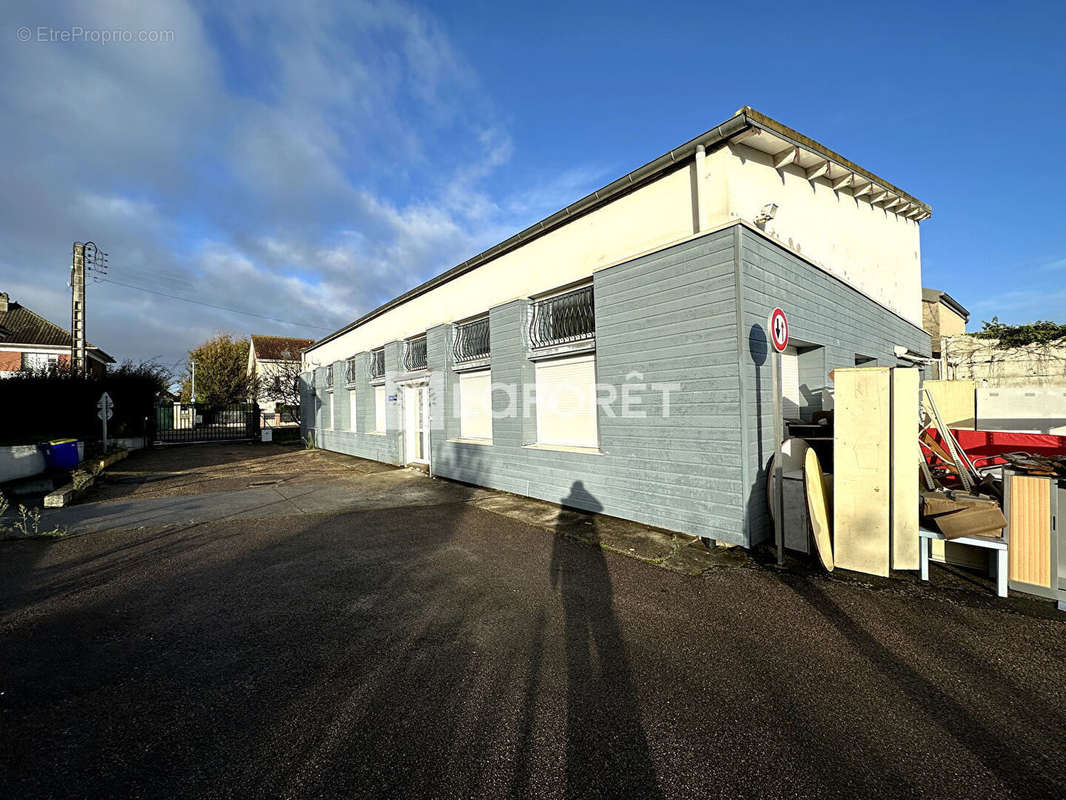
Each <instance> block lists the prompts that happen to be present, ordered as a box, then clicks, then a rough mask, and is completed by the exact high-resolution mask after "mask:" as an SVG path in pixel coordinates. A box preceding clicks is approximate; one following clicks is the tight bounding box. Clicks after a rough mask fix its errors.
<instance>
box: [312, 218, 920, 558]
mask: <svg viewBox="0 0 1066 800" xmlns="http://www.w3.org/2000/svg"><path fill="white" fill-rule="evenodd" d="M594 287H595V303H596V305H595V310H596V371H597V381H598V383H599V384H601V385H604V384H607V385H610V386H612V387H614V389H615V391H616V393H617V395H618V398H619V399H618V400H616V402H615V404H614V411H615V414H614V415H611V414H609V413H606V412H605V411H604V410H602V409H601V410H600V412H599V416H598V421H599V443H600V445H599V450H600V453H599V454H591V453H584V452H566V451H560V450H549V449H538V448H536V447H533V446H532V445H535V443H536V408H535V400H534V401H533V403H532V404H530V405H528V406H523V405H522V404H521V402H519V406H518V411H519V413H518V414H517V415H516V416H514V417H506V418H498V419H494V420H493V437H492V444H491V445H486V444H474V443H468V442H463V441H457V439H458V437H459V423H458V409H457V408H454V407H453V406H454V390H455V386H456V384H457V382H458V378H457V375H456V373H455V372H454V371H453V369H452V367H453V363H452V359H453V356H452V338H451V337H452V326H450V325H439V326H436V327H434V328H432V329H431V330H429V331H428V332H427V350H428V362H429V369H430V371H431V374H432V381H431V387H432V391H431V414H430V415H431V427H432V432H431V470H432V472H433V473H434V474H435V475H439V476H441V477H446V478H451V479H454V480H460V481H464V482H468V483H473V484H477V485H481V486H488V487H491V488H495V489H501V490H505V491H509V492H515V493H517V494H522V495H528V496H531V497H537V498H541V499H544V500H549V501H552V502H561V501H562V500H563V499H564V498H575V497H576V498H579V499H577V500H576V501H575V500H571V502H576V503H577V504H578V505H584V506H585V507H586V508H590V509H591V510H599V511H602V512H603V513H606V514H610V515H613V516H618V517H623V518H627V519H632V520H636V521H638V522H643V523H646V524H650V525H655V526H658V527H662V528H667V529H670V530H678V531H684V532H688V533H693V534H697V535H700V536H707V537H712V538H715V539H720V540H722V541H726V542H732V543H735V544H741V545H752V544H755V543H757V542H758V541H760V540H761V539H763V538H764V537H765V535H766V514H765V500H764V499H763V498H765V474H764V472H765V462H766V460H767V459H768V458H769V454H770V453H772V452H773V436H772V434H773V425H772V419H771V417H770V415H771V414H772V409H773V403H772V397H771V391H770V390H771V387H770V372H769V369H770V364H769V361H767V360H765V357H764V355H760V348H761V347H764V345H765V331H763V330H762V329H763V328H764V326H765V320H766V316H767V314H768V313H769V310H770V308H772V307H773V306H774V305H781V306H782V307H783V308H785V309H786V311H787V312H788V315H789V321H790V325H791V333H792V336H793V338H794V339H797V340H801V341H803V342H806V343H809V344H811V345H819V346H820V347H821V348H822V349H820V350H811V351H809V353H808V354H807V355H806V356H805V357H803V358H802V359H801V367H800V369H801V383H802V384H803V386H804V387H806V388H809V389H811V390H812V391H813V389H814V388H819V389H820V388H821V386H824V385H825V383H826V382H827V373H828V371H829V370H831V369H833V368H835V367H838V366H851V365H853V363H854V356H855V354H856V353H861V354H864V355H869V356H873V357H875V358H877V359H878V361H879V363H882V364H895V356H894V354H893V346H895V345H904V346H907V347H909V348H911V349H913V350H915V351H917V352H921V353H927V352H928V350H929V340H928V336H927V335H926V334H924V333H923V332H922V331H921V330H919V329H917V328H915V327H914V326H912V325H910V324H909V323H907V322H905V321H903V320H902V319H901V318H899V317H897V316H895V315H893V314H891V313H890V312H888V311H886V310H885V309H883V308H882V307H881V306H879V305H878V304H877V303H874V302H873V301H872V300H870V299H868V298H866V297H864V296H863V295H861V294H860V293H858V292H856V291H855V290H853V289H851V288H849V287H848V286H846V285H845V284H843V283H842V282H840V281H839V280H837V279H835V278H832V277H831V276H829V275H827V274H826V273H824V272H822V271H821V270H819V269H817V268H815V267H813V266H811V265H810V264H808V263H806V262H805V261H803V260H802V259H800V258H798V257H796V256H794V255H792V254H791V253H789V252H788V251H786V250H784V249H783V248H781V247H779V246H778V245H776V244H774V243H773V242H772V241H770V240H768V239H766V238H764V237H763V236H761V235H759V234H757V233H755V232H753V231H751V230H749V229H747V228H744V227H743V226H740V225H734V226H731V227H729V228H726V229H723V230H720V231H716V232H713V233H710V234H708V235H706V236H702V237H699V238H696V239H692V240H690V241H687V242H684V243H681V244H678V245H675V246H672V247H668V248H665V249H663V250H660V251H658V252H655V253H652V254H649V255H645V256H642V257H640V258H637V259H634V260H632V261H629V262H626V263H624V264H620V265H618V266H614V267H610V268H608V269H604V270H601V271H600V272H597V273H596V274H595V276H594ZM529 313H530V307H529V303H528V302H526V301H513V302H511V303H507V304H504V305H502V306H498V307H496V308H492V309H489V328H490V336H491V347H492V355H491V370H492V381H493V383H494V384H507V385H515V386H516V387H518V389H517V391H518V398H519V400H520V401H521V398H522V396H523V392H522V386H523V385H526V384H533V383H534V382H535V380H534V364H533V362H532V361H530V360H529V358H528V356H529V345H528V329H529ZM760 331H762V333H761V334H760ZM760 339H761V342H762V344H760ZM401 351H402V343H400V342H392V343H389V344H388V346H387V347H386V378H387V381H388V392H389V394H392V395H395V394H397V392H398V391H399V389H398V387H397V384H396V383H395V381H396V378H397V377H398V376H399V375H400V373H401V372H402V365H401V364H400V354H401ZM753 355H754V360H753ZM367 357H368V354H366V353H361V354H359V355H358V358H359V359H365V358H367ZM760 358H761V359H762V361H763V363H762V364H756V361H758V360H760ZM360 363H361V365H362V362H360ZM340 369H341V371H340V372H339V373H338V374H341V375H343V374H344V373H343V368H340ZM323 373H324V370H323V369H321V368H320V369H319V370H316V372H315V381H316V387H315V388H316V393H317V394H318V395H319V396H320V397H324V396H325V391H326V390H325V387H324V380H325V379H324V375H323ZM356 374H357V381H356V383H355V385H354V387H352V389H351V390H354V391H356V392H357V405H358V413H359V415H360V418H361V419H360V420H359V425H358V432H357V433H352V432H350V431H349V430H348V427H349V425H348V422H347V415H348V408H349V403H348V397H347V392H348V391H349V388H348V387H346V386H344V385H343V384H342V383H338V384H337V386H336V387H335V389H334V397H335V408H336V409H337V412H336V413H337V424H336V426H335V429H334V430H332V431H328V430H323V420H322V418H321V414H319V415H318V416H317V417H316V416H315V415H314V414H312V415H307V413H306V410H307V406H308V404H309V403H310V402H311V401H308V400H306V399H305V416H304V426H305V428H308V429H309V428H312V427H313V428H315V429H316V436H315V440H316V443H317V444H318V445H319V446H320V447H326V448H328V449H331V450H337V451H340V452H344V453H349V454H352V455H356V456H361V457H363V458H372V459H376V460H380V461H385V462H388V463H393V464H399V463H401V461H402V459H403V443H402V438H401V432H400V431H401V424H402V422H401V415H400V405H399V403H397V404H394V405H390V416H389V422H388V424H389V430H388V432H387V434H386V436H384V437H382V436H376V435H373V434H367V433H365V432H366V431H369V430H370V429H371V428H372V427H373V420H374V407H373V391H372V389H371V388H370V385H369V381H368V378H367V375H366V370H364V369H359V370H356ZM626 384H629V385H630V386H631V387H633V389H634V392H635V394H637V395H639V397H640V398H641V401H642V402H641V404H640V405H639V406H636V408H639V409H640V410H642V411H643V412H644V416H637V417H629V418H627V417H623V416H622V415H621V413H620V412H621V393H622V389H623V386H625V385H626ZM641 384H643V385H644V388H643V391H640V390H639V385H641ZM653 384H679V388H678V389H677V390H675V391H673V392H672V393H671V395H670V409H669V411H670V413H669V415H668V416H665V415H664V414H663V408H662V394H661V392H660V391H658V390H656V389H653V388H652V385H653ZM742 398H743V402H742ZM507 403H508V398H507V396H506V394H505V393H503V392H499V391H497V392H494V394H493V406H494V408H496V409H503V408H504V407H506V405H507ZM576 481H580V482H581V483H582V488H583V489H584V492H583V493H582V492H577V493H575V492H573V491H572V487H573V485H574V483H575V482H576Z"/></svg>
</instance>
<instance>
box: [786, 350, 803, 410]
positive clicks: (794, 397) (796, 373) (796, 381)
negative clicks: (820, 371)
mask: <svg viewBox="0 0 1066 800" xmlns="http://www.w3.org/2000/svg"><path fill="white" fill-rule="evenodd" d="M800 403H801V397H800V367H799V352H798V351H797V350H796V348H795V347H786V348H785V350H784V352H783V353H781V415H782V416H783V417H784V418H785V419H799V418H800Z"/></svg>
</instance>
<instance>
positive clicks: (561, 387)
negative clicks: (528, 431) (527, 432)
mask: <svg viewBox="0 0 1066 800" xmlns="http://www.w3.org/2000/svg"><path fill="white" fill-rule="evenodd" d="M536 370H537V443H538V444H555V445H568V446H571V447H598V446H599V434H598V429H597V425H596V357H595V356H579V357H577V358H566V359H558V360H552V361H538V362H537V367H536Z"/></svg>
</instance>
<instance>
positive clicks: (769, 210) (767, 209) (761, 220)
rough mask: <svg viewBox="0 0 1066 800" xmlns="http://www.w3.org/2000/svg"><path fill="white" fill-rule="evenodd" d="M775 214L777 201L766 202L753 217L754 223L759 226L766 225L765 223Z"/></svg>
mask: <svg viewBox="0 0 1066 800" xmlns="http://www.w3.org/2000/svg"><path fill="white" fill-rule="evenodd" d="M776 216H777V203H767V204H766V205H764V206H763V207H762V211H760V212H759V213H758V215H756V217H755V224H756V225H758V226H759V227H760V228H764V227H766V223H767V222H769V221H770V220H772V219H773V218H774V217H776Z"/></svg>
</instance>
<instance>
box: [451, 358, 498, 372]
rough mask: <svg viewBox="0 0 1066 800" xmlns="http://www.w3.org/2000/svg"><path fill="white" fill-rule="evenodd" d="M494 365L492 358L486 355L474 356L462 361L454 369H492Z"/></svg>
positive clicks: (461, 370)
mask: <svg viewBox="0 0 1066 800" xmlns="http://www.w3.org/2000/svg"><path fill="white" fill-rule="evenodd" d="M491 367H492V358H491V357H490V356H485V357H484V358H472V359H470V360H469V361H460V362H458V363H457V364H455V366H453V367H452V370H453V371H455V372H475V371H477V370H485V369H490V368H491Z"/></svg>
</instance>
